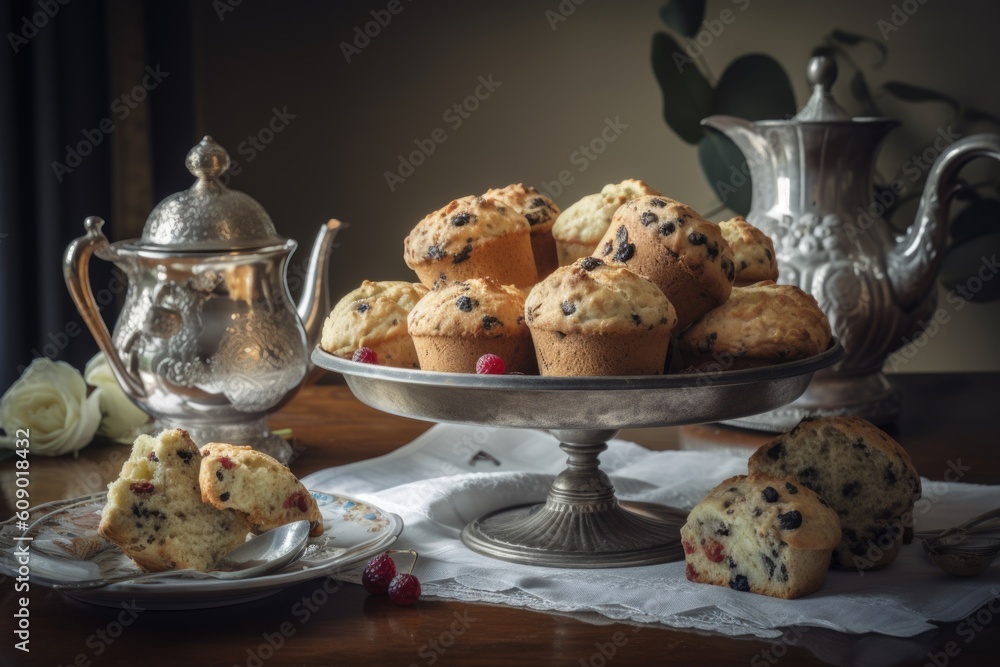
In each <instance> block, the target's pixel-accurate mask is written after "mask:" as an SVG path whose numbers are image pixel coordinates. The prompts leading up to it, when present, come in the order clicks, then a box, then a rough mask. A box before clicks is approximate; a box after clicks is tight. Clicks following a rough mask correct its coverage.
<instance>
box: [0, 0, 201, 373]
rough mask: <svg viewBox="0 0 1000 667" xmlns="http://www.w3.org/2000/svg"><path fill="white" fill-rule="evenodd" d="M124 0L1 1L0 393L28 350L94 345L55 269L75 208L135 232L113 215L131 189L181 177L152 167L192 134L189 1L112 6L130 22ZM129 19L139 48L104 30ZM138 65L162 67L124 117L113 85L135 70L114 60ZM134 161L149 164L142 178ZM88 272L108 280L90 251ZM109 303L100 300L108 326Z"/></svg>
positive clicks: (75, 356)
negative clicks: (156, 81)
mask: <svg viewBox="0 0 1000 667" xmlns="http://www.w3.org/2000/svg"><path fill="white" fill-rule="evenodd" d="M127 1H128V0H125V2H119V1H116V0H75V1H74V2H69V3H67V4H60V3H59V2H58V0H51V1H50V0H44V1H43V2H39V0H30V1H29V0H7V1H5V2H3V3H0V34H2V35H4V41H5V44H3V45H2V46H0V393H2V392H3V391H5V390H6V388H7V387H8V386H9V385H10V384H11V383H13V382H14V380H16V379H17V377H18V376H19V375H20V372H21V371H22V370H23V368H24V367H26V366H27V365H28V364H29V363H30V362H31V360H32V359H33V358H35V357H38V356H43V355H44V356H48V357H50V358H53V359H60V360H64V361H67V362H69V363H71V364H73V365H74V366H76V367H77V368H80V369H81V370H82V368H83V365H84V364H85V363H86V361H87V360H88V359H89V358H90V357H91V356H92V355H93V354H94V353H95V352H96V351H97V346H96V344H95V343H94V340H93V337H92V336H91V334H90V332H89V331H88V330H87V329H86V327H85V326H84V324H83V321H82V318H81V317H80V316H79V313H78V312H77V310H76V308H75V306H74V305H73V303H72V301H71V300H70V298H69V295H68V293H67V290H66V286H65V283H64V280H63V275H62V256H63V252H64V251H65V248H66V246H67V245H68V244H69V243H70V241H72V240H73V239H74V238H76V237H78V236H81V235H82V234H83V219H84V218H85V217H86V216H88V215H99V216H101V217H103V218H105V220H106V221H107V224H106V225H105V227H104V232H105V234H106V235H107V236H108V237H109V238H110V239H111V240H112V241H115V240H120V239H122V238H125V236H123V233H124V232H134V233H132V234H131V235H132V236H134V235H136V234H137V233H138V232H135V231H134V228H135V224H134V223H133V224H131V225H129V224H126V223H127V222H128V221H127V220H118V219H116V217H115V213H116V212H119V213H122V214H123V217H125V216H124V213H125V212H128V210H129V209H128V207H127V206H123V205H122V202H132V209H135V208H137V207H136V206H135V204H134V202H135V201H136V200H137V198H136V197H135V196H133V193H134V191H135V190H136V189H139V190H141V189H142V188H145V190H146V191H148V190H149V189H150V183H149V182H148V181H149V180H151V190H152V193H153V196H155V197H156V199H157V200H158V199H159V198H161V197H162V196H165V195H166V194H169V192H172V191H174V190H176V189H178V187H184V186H186V184H183V185H181V186H178V185H177V182H176V174H175V173H173V174H169V176H168V177H165V178H169V179H170V180H169V182H160V181H162V180H164V179H163V178H160V179H159V180H158V177H159V176H160V175H161V174H168V173H169V171H168V170H167V169H166V161H167V160H173V164H172V165H170V166H171V167H173V172H177V171H178V169H177V167H179V166H181V165H182V161H183V153H184V151H186V147H188V146H191V145H193V144H194V143H195V141H196V133H195V132H194V120H193V118H194V113H193V109H194V104H193V93H192V91H193V85H192V81H193V77H192V58H191V46H190V44H191V32H192V29H191V20H190V7H189V6H188V4H187V3H183V2H177V3H175V2H169V3H165V2H161V3H157V2H149V3H138V4H136V3H133V6H132V7H131V8H130V9H129V11H128V12H123V13H127V14H128V17H129V19H130V20H132V22H133V25H129V24H128V22H125V23H124V24H123V22H122V21H116V20H115V19H116V14H115V12H119V11H121V10H122V8H123V7H124V6H125V5H126V3H127ZM136 8H138V10H136ZM136 18H138V20H139V23H138V25H134V23H135V19H136ZM109 30H110V31H117V32H118V33H119V34H118V35H112V36H109ZM135 30H138V35H137V39H134V40H131V43H132V44H133V45H136V44H137V45H138V47H139V49H138V52H137V51H136V49H134V48H133V49H132V50H131V51H129V50H128V49H124V48H122V47H121V44H122V43H123V40H121V39H117V40H115V39H110V38H109V37H114V36H119V37H120V34H121V33H124V34H128V35H132V36H136V35H134V34H133V32H130V31H135ZM138 61H144V62H138ZM147 65H150V66H154V67H155V66H156V65H159V66H160V67H161V69H162V70H164V71H169V72H170V77H169V80H168V81H165V82H164V83H163V84H162V85H161V86H160V87H159V88H158V89H156V90H153V91H150V92H149V93H148V94H147V95H146V99H145V100H144V101H143V102H141V103H139V104H140V105H143V107H142V112H141V113H130V114H129V115H126V116H125V117H124V118H123V117H121V116H122V109H123V106H122V104H121V97H122V95H128V94H129V91H130V90H132V89H133V86H134V84H140V83H141V77H139V78H138V79H128V78H127V76H123V74H122V73H123V72H124V73H126V75H127V73H129V72H139V73H141V72H142V71H143V70H144V68H145V67H146V66H147ZM123 81H124V82H129V83H127V84H125V85H123ZM168 83H169V85H167V84H168ZM116 101H118V103H117V104H116ZM108 123H111V125H110V126H109V125H108ZM130 123H131V125H129V124H130ZM108 127H113V129H111V130H110V131H108V129H107V128H108ZM140 137H145V140H144V141H139V139H138V138H140ZM136 144H141V145H142V149H141V150H138V151H137V150H134V149H135V145H136ZM175 145H178V146H181V147H182V148H179V149H177V150H179V151H180V155H181V157H180V161H178V160H177V156H176V151H174V150H173V149H174V146H175ZM160 163H163V164H164V165H165V166H164V168H158V167H159V164H160ZM142 173H145V174H147V175H149V174H151V179H147V182H146V183H145V184H144V183H143V179H142V178H140V177H139V175H140V174H142ZM139 200H140V201H145V200H149V196H148V193H147V195H146V196H145V197H142V196H140V197H139ZM150 205H151V203H150ZM145 212H146V213H148V208H147V210H146V211H145ZM139 224H140V226H141V222H140V223H139ZM90 275H91V283H92V285H93V287H94V290H95V291H99V290H100V289H101V288H102V287H107V286H108V285H109V284H110V283H111V279H112V276H113V273H112V267H111V266H109V265H108V264H107V263H105V262H103V261H100V260H97V259H95V260H94V262H93V264H92V269H91V274H90ZM119 299H120V296H119ZM117 305H118V304H117V303H113V304H111V305H110V306H109V307H107V308H105V311H104V313H103V315H104V317H105V320H106V321H107V322H109V323H110V324H112V325H113V323H114V320H115V318H116V317H117Z"/></svg>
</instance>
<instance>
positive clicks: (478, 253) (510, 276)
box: [403, 195, 538, 289]
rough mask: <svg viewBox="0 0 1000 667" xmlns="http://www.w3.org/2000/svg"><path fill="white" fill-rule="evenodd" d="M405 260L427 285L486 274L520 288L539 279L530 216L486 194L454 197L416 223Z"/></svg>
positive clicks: (404, 254) (405, 250)
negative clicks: (533, 252)
mask: <svg viewBox="0 0 1000 667" xmlns="http://www.w3.org/2000/svg"><path fill="white" fill-rule="evenodd" d="M403 259H404V260H405V261H406V265H407V266H408V267H410V268H411V269H413V270H414V271H415V272H416V273H417V276H418V277H419V278H420V282H422V283H423V284H424V285H426V286H427V287H429V288H431V289H433V288H434V287H436V286H437V285H444V284H447V283H451V282H461V281H463V280H467V279H469V278H484V277H486V276H489V277H491V278H493V279H494V280H496V281H497V282H499V283H500V284H503V285H514V286H516V287H524V288H529V287H531V286H532V285H534V284H535V283H536V282H537V281H538V271H537V269H535V260H534V257H533V255H532V254H531V225H530V224H529V223H528V219H527V218H525V217H524V216H523V215H521V214H520V213H518V212H517V211H515V210H514V208H513V207H512V206H510V205H508V204H506V203H505V202H503V201H501V200H497V199H494V198H493V197H487V196H485V195H484V196H481V197H474V196H469V197H462V198H461V199H456V200H454V201H452V202H451V203H449V204H448V205H447V206H445V207H444V208H442V209H439V210H437V211H434V212H433V213H431V214H429V215H428V216H427V217H425V218H424V219H423V220H421V221H420V222H419V223H417V226H416V227H414V228H413V231H411V232H410V235H409V236H407V237H406V240H405V241H404V242H403Z"/></svg>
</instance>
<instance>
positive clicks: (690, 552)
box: [681, 474, 840, 599]
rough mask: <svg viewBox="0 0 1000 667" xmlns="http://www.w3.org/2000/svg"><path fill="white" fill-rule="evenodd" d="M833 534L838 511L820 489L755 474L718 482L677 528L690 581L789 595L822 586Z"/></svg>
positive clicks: (837, 532) (837, 524)
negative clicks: (825, 501) (679, 529)
mask: <svg viewBox="0 0 1000 667" xmlns="http://www.w3.org/2000/svg"><path fill="white" fill-rule="evenodd" d="M839 539H840V521H839V520H838V519H837V514H836V513H835V512H834V511H833V510H832V509H830V508H829V507H827V506H826V504H825V503H824V502H823V500H822V499H821V498H820V497H819V496H817V495H816V494H815V493H813V492H812V491H810V490H809V489H808V488H807V487H805V486H804V485H800V484H797V483H796V482H794V481H792V480H787V479H783V478H781V477H774V476H770V475H761V474H757V475H754V474H751V475H750V476H746V475H738V476H736V477H730V478H729V479H727V480H725V481H724V482H722V483H721V484H719V485H718V486H717V487H715V488H714V489H712V490H711V491H710V492H709V494H708V495H707V496H705V499H704V500H702V501H701V502H700V503H698V505H697V506H695V508H694V509H693V510H691V513H690V514H689V515H688V519H687V523H685V524H684V526H683V527H682V528H681V545H682V546H683V547H684V558H685V560H686V561H687V570H686V574H687V578H688V579H689V580H690V581H700V582H702V583H706V584H714V585H716V586H729V587H730V588H732V589H734V590H737V591H744V592H750V593H759V594H761V595H770V596H772V597H779V598H788V599H790V598H798V597H802V596H803V595H809V594H810V593H814V592H816V591H818V590H819V589H820V588H822V587H823V583H824V581H826V574H827V570H828V569H829V567H830V554H831V552H832V550H833V548H834V547H835V546H837V543H838V541H839Z"/></svg>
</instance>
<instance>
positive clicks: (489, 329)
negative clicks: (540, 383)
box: [407, 278, 537, 373]
mask: <svg viewBox="0 0 1000 667" xmlns="http://www.w3.org/2000/svg"><path fill="white" fill-rule="evenodd" d="M407 325H408V327H409V331H410V335H411V336H412V337H413V343H414V345H415V346H416V348H417V355H418V357H419V358H420V368H421V370H425V371H443V372H450V373H475V372H476V362H477V361H478V360H479V357H481V356H483V355H484V354H488V353H491V354H496V355H498V356H500V357H501V358H502V359H503V360H504V363H505V364H506V366H507V371H508V372H518V373H535V372H537V367H536V365H535V351H534V348H533V347H532V344H531V333H530V332H529V331H528V327H527V326H525V324H524V292H522V291H521V290H519V289H517V288H515V287H512V286H510V285H500V284H499V283H498V282H497V281H495V280H493V279H492V278H472V279H470V280H465V281H463V282H459V283H451V284H449V285H446V286H443V287H440V288H438V289H436V290H434V291H433V292H431V293H430V294H428V295H427V296H425V297H424V298H423V299H421V300H420V301H419V302H418V303H417V305H416V306H414V308H413V310H412V311H410V316H409V320H408V324H407Z"/></svg>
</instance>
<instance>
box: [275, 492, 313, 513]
mask: <svg viewBox="0 0 1000 667" xmlns="http://www.w3.org/2000/svg"><path fill="white" fill-rule="evenodd" d="M281 506H282V507H284V508H285V509H286V510H287V509H291V508H293V507H298V508H299V511H300V512H305V511H307V510H308V509H309V505H308V503H306V494H305V491H296V492H295V493H293V494H291V495H290V496H288V497H287V498H285V502H283V503H281Z"/></svg>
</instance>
